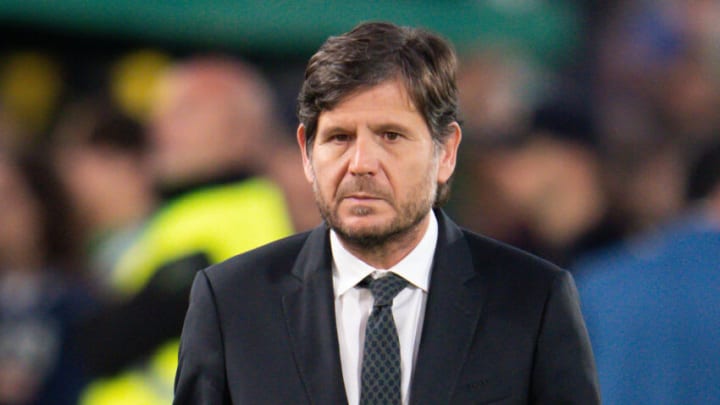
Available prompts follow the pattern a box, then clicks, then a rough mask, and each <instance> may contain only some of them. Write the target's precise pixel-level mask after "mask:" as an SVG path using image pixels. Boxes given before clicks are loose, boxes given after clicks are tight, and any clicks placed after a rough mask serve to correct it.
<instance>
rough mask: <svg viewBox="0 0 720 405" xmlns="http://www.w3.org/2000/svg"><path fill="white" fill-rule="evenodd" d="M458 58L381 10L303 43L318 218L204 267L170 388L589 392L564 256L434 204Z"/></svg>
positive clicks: (264, 392) (528, 397)
mask: <svg viewBox="0 0 720 405" xmlns="http://www.w3.org/2000/svg"><path fill="white" fill-rule="evenodd" d="M455 65H456V59H455V54H454V51H453V50H452V49H451V47H450V46H449V45H448V44H447V43H446V42H445V41H444V40H442V39H440V38H438V37H437V36H435V35H434V34H431V33H428V32H425V31H422V30H417V29H412V28H404V27H403V28H401V27H397V26H395V25H392V24H387V23H366V24H361V25H359V26H358V27H356V28H355V29H353V30H352V31H350V32H349V33H347V34H344V35H341V36H339V37H332V38H330V39H328V40H327V41H326V42H325V44H324V45H323V46H322V47H321V48H320V50H319V51H318V52H317V53H316V54H315V55H314V56H313V57H312V58H311V59H310V62H309V64H308V67H307V70H306V72H305V82H304V84H303V87H302V89H301V92H300V96H299V108H298V115H299V118H300V122H301V123H300V125H299V127H298V130H297V139H298V143H299V145H300V149H301V151H302V156H303V162H304V167H305V175H306V177H307V178H308V181H309V182H310V183H312V185H313V189H314V191H315V196H316V200H317V204H318V207H319V209H320V212H321V214H322V215H323V217H324V219H325V224H324V225H323V226H321V227H318V228H316V229H314V230H312V231H310V232H307V233H302V234H299V235H295V236H293V237H290V238H287V239H283V240H281V241H278V242H275V243H273V244H270V245H267V246H265V247H262V248H260V249H257V250H254V251H252V252H250V253H247V254H244V255H241V256H237V257H235V258H233V259H231V260H229V261H227V262H224V263H223V264H220V265H218V266H215V267H212V268H209V269H207V270H204V271H202V272H200V273H198V275H197V277H196V279H195V282H194V284H193V291H192V294H191V303H190V308H189V309H188V313H187V316H186V319H185V325H184V327H183V335H182V340H181V350H180V364H179V367H178V372H177V376H176V387H175V403H177V404H199V403H208V404H209V403H212V404H222V403H227V404H229V403H258V404H269V403H273V404H281V403H293V404H303V403H317V404H340V403H350V404H358V403H363V404H369V403H376V404H394V403H404V404H407V403H413V404H422V403H429V404H445V403H460V404H465V403H471V402H472V403H480V402H487V401H503V403H513V404H514V403H528V402H536V403H582V404H592V403H597V402H598V397H597V392H598V388H597V384H596V376H595V372H594V366H593V359H592V353H591V350H590V344H589V342H588V338H587V334H586V331H585V327H584V325H583V321H582V318H581V315H580V311H579V308H578V303H577V296H576V293H575V288H574V285H573V282H572V279H571V277H570V275H569V273H567V272H564V271H562V270H560V269H558V268H556V267H555V266H553V265H551V264H549V263H547V262H544V261H542V260H539V259H537V258H534V257H532V256H530V255H528V254H525V253H522V252H520V251H517V250H515V249H513V248H510V247H508V246H505V245H502V244H500V243H497V242H494V241H491V240H488V239H486V238H483V237H481V236H477V235H474V234H472V233H470V232H467V231H464V230H462V229H460V228H459V227H458V226H456V225H455V224H454V223H453V222H452V221H451V220H450V219H449V218H448V217H447V216H446V215H445V214H444V213H443V212H442V211H441V210H439V209H435V210H433V209H432V207H433V205H439V204H441V203H442V201H443V200H444V199H445V198H446V197H447V192H448V186H449V180H450V177H451V176H452V173H453V170H454V167H455V160H456V155H457V149H458V146H459V144H460V138H461V131H460V127H459V125H458V123H457V118H456V114H457V113H456V111H457V95H456V92H457V91H456V86H455V81H454V76H455V68H456V66H455ZM403 287H404V288H403ZM391 290H392V291H391ZM398 291H399V292H398ZM386 293H387V294H386ZM392 293H397V295H396V297H395V298H393V297H392V295H393V294H392Z"/></svg>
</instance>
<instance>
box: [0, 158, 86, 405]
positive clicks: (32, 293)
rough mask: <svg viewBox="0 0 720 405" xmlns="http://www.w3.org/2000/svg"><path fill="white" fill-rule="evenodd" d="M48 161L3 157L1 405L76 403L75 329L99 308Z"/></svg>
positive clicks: (0, 214) (0, 183) (78, 379)
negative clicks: (79, 266)
mask: <svg viewBox="0 0 720 405" xmlns="http://www.w3.org/2000/svg"><path fill="white" fill-rule="evenodd" d="M46 163H47V160H46V159H45V158H41V157H37V156H34V155H33V156H31V157H23V158H22V159H14V158H13V157H10V156H2V155H0V404H3V405H20V404H22V405H27V404H68V405H70V404H75V403H76V401H77V398H78V394H79V392H80V389H81V387H82V385H83V383H84V379H83V374H82V371H81V369H80V366H79V364H80V362H79V357H78V353H76V352H73V351H72V350H71V347H70V345H69V339H70V337H69V329H70V326H71V324H73V323H74V322H77V321H79V320H80V319H81V318H82V317H83V316H84V315H85V314H86V312H87V311H88V310H89V309H90V308H92V307H93V305H92V300H91V299H90V298H89V296H88V295H87V294H86V293H85V291H84V290H85V289H84V288H83V284H82V282H81V281H80V280H79V278H78V276H79V274H78V273H79V272H78V271H77V270H78V269H76V268H74V266H75V265H76V263H77V259H76V258H75V257H73V256H74V255H73V253H74V252H75V251H76V249H74V248H73V246H72V242H73V241H74V240H76V239H75V238H74V235H73V228H72V226H71V224H69V223H68V219H69V218H70V212H69V211H68V209H67V208H68V207H67V205H66V204H65V202H66V200H65V198H64V196H63V195H62V191H61V190H62V189H61V188H60V187H59V184H58V183H57V181H56V179H54V178H53V176H52V171H51V170H50V169H49V167H48V166H47V165H46Z"/></svg>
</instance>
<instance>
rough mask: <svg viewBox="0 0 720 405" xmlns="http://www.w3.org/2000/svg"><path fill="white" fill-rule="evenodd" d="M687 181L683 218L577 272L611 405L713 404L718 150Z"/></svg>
mask: <svg viewBox="0 0 720 405" xmlns="http://www.w3.org/2000/svg"><path fill="white" fill-rule="evenodd" d="M716 142H718V141H716ZM689 172H690V177H689V180H688V182H687V184H688V186H687V190H688V191H687V196H688V201H690V204H689V208H687V209H686V210H685V212H684V213H683V214H682V215H680V216H679V217H678V218H675V219H674V220H672V221H669V222H667V223H665V224H664V225H662V226H660V227H658V229H656V230H653V231H651V232H647V233H644V234H642V235H636V236H634V237H632V238H629V239H628V240H626V241H625V242H623V243H622V244H619V245H617V246H613V247H611V248H609V249H606V250H602V251H600V252H597V253H595V254H593V255H590V256H587V257H585V258H584V259H583V260H581V261H579V262H578V263H577V265H576V268H575V274H576V279H577V285H578V289H579V291H580V296H581V299H582V302H583V313H584V316H585V318H586V321H587V326H588V330H589V332H590V337H591V341H592V344H593V348H594V353H595V358H596V360H597V366H598V373H599V378H600V387H601V389H602V397H603V400H604V401H605V402H607V403H609V404H636V403H651V404H711V403H718V402H720V362H718V359H720V271H718V270H719V269H720V143H716V144H715V145H714V146H713V147H709V148H707V149H706V151H704V152H703V153H702V154H701V156H700V157H699V158H698V159H697V162H696V163H695V164H694V165H693V166H692V168H691V170H690V171H689Z"/></svg>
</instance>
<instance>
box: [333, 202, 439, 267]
mask: <svg viewBox="0 0 720 405" xmlns="http://www.w3.org/2000/svg"><path fill="white" fill-rule="evenodd" d="M429 224H430V214H429V213H428V214H427V215H425V217H423V219H422V220H420V221H419V222H418V223H416V224H414V225H412V226H411V227H410V228H408V229H406V230H405V231H403V232H402V233H398V234H396V235H393V236H391V237H389V238H388V239H387V240H385V241H384V242H382V243H379V244H364V243H361V242H358V241H354V240H349V239H347V238H344V237H342V236H341V235H339V234H338V237H339V239H340V241H341V242H342V244H343V246H344V247H345V249H347V250H348V251H349V252H350V253H352V254H353V255H354V256H355V257H357V258H358V259H360V260H362V261H363V262H365V263H367V264H368V265H370V266H372V267H375V268H376V269H389V268H391V267H393V266H395V265H396V264H398V263H399V262H400V261H401V260H402V259H404V258H405V256H407V255H408V254H409V253H410V252H412V250H413V249H415V247H416V246H417V245H418V244H419V243H420V241H421V240H422V238H423V236H424V235H425V232H426V231H427V229H428V226H429Z"/></svg>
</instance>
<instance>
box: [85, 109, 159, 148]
mask: <svg viewBox="0 0 720 405" xmlns="http://www.w3.org/2000/svg"><path fill="white" fill-rule="evenodd" d="M86 142H87V143H88V144H90V145H93V146H99V147H103V146H104V147H109V148H112V149H117V150H122V151H126V152H128V153H135V154H138V155H140V154H143V153H144V152H145V151H146V150H147V147H148V142H147V138H146V135H145V129H144V128H143V126H142V125H141V124H140V123H139V122H137V121H135V120H134V119H132V118H130V117H129V116H127V115H125V114H123V113H121V112H119V111H113V110H110V111H107V112H103V113H102V114H100V116H99V117H98V119H97V122H95V124H94V125H93V127H92V129H91V130H90V134H89V135H88V137H87V139H86Z"/></svg>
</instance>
